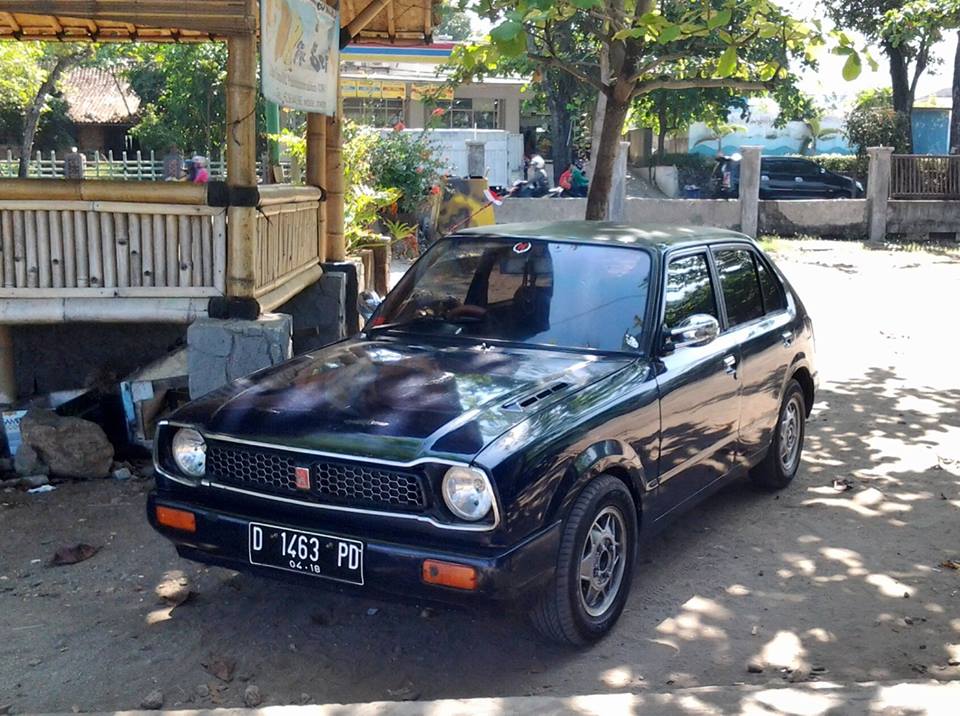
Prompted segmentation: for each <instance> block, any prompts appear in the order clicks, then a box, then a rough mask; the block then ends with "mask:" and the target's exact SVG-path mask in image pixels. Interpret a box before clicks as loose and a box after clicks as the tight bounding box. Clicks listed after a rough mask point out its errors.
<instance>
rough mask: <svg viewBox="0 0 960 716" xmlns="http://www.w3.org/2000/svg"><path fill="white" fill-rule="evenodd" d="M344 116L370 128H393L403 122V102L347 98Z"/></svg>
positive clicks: (369, 98) (372, 98)
mask: <svg viewBox="0 0 960 716" xmlns="http://www.w3.org/2000/svg"><path fill="white" fill-rule="evenodd" d="M343 116H344V117H346V118H347V119H351V120H353V121H354V122H356V123H357V124H363V125H366V126H368V127H392V126H394V125H395V124H396V123H397V122H401V121H403V117H404V114H403V100H402V99H380V98H377V97H345V98H344V100H343Z"/></svg>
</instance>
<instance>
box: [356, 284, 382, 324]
mask: <svg viewBox="0 0 960 716" xmlns="http://www.w3.org/2000/svg"><path fill="white" fill-rule="evenodd" d="M381 303H383V299H382V298H381V297H380V294H379V293H377V292H376V291H361V292H360V295H359V296H357V311H358V312H359V313H360V316H361V317H362V318H363V320H364V321H369V320H370V316H372V315H373V313H374V311H376V310H377V309H378V308H380V304H381Z"/></svg>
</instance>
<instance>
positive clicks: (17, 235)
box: [13, 211, 27, 288]
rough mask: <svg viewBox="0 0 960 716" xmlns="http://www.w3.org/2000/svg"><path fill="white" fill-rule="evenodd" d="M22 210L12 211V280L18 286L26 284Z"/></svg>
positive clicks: (24, 234)
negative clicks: (13, 276)
mask: <svg viewBox="0 0 960 716" xmlns="http://www.w3.org/2000/svg"><path fill="white" fill-rule="evenodd" d="M23 224H24V219H23V212H22V211H14V212H13V268H14V274H15V278H14V282H15V283H16V285H17V287H18V288H24V287H25V286H26V285H27V263H26V255H27V233H26V229H25V228H24V226H23Z"/></svg>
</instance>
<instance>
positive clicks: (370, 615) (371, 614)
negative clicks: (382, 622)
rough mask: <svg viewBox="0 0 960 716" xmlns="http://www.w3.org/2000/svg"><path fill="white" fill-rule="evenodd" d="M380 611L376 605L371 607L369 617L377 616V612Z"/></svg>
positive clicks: (368, 611) (368, 612)
mask: <svg viewBox="0 0 960 716" xmlns="http://www.w3.org/2000/svg"><path fill="white" fill-rule="evenodd" d="M379 611H380V610H379V609H377V608H376V607H370V608H369V609H368V610H367V616H368V617H375V616H377V612H379Z"/></svg>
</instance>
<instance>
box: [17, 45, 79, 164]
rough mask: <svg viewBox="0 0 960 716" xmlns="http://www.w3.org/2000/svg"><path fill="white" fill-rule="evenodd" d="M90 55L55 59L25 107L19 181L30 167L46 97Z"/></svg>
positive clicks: (64, 56)
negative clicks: (48, 72) (68, 73)
mask: <svg viewBox="0 0 960 716" xmlns="http://www.w3.org/2000/svg"><path fill="white" fill-rule="evenodd" d="M89 54H90V50H89V49H84V50H83V51H81V52H78V53H76V54H73V55H63V56H61V57H58V58H57V62H56V64H55V65H54V66H53V68H52V69H51V70H50V74H49V75H47V78H46V79H45V80H44V81H43V82H42V83H41V85H40V89H38V90H37V94H36V96H35V97H34V98H33V101H32V102H30V106H29V107H27V111H26V114H25V115H24V118H23V140H22V141H21V142H20V165H19V167H18V169H17V176H18V177H20V178H21V179H26V178H27V173H28V170H29V167H30V154H31V153H32V152H33V140H34V139H35V138H36V136H37V127H38V126H39V124H40V113H41V112H43V108H44V106H45V105H46V104H47V97H49V96H50V94H51V93H52V92H53V90H54V89H55V88H56V86H57V82H59V81H60V75H62V74H63V72H64V70H66V69H67V68H68V67H70V65H73V64H75V63H76V62H79V61H80V59H81V58H83V57H86V56H87V55H89Z"/></svg>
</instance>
